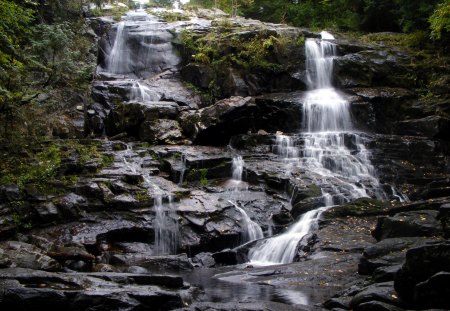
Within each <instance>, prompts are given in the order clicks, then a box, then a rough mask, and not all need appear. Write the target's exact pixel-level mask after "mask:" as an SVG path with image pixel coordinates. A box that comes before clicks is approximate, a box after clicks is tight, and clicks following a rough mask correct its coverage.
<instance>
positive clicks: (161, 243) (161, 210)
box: [122, 144, 179, 255]
mask: <svg viewBox="0 0 450 311" xmlns="http://www.w3.org/2000/svg"><path fill="white" fill-rule="evenodd" d="M122 157H123V163H124V165H125V167H126V168H127V169H128V170H129V171H131V172H132V173H134V174H140V175H142V177H143V179H144V183H143V186H144V187H145V188H146V189H147V191H148V194H149V195H154V196H155V198H154V204H153V207H154V211H155V220H154V222H153V227H154V231H155V241H154V250H153V251H154V253H155V255H167V254H176V252H177V249H178V244H179V228H178V222H177V221H176V213H175V210H174V208H173V204H172V202H173V198H172V196H171V195H167V194H165V193H164V191H162V190H161V189H160V188H159V187H158V186H157V185H155V184H154V183H153V182H152V180H151V176H150V174H149V172H148V171H146V170H145V169H144V168H143V167H142V158H141V157H139V156H138V157H137V156H136V154H135V153H134V152H133V148H132V146H131V145H129V144H127V148H126V149H125V150H124V151H123V156H122ZM164 196H168V201H169V202H168V204H163V198H164Z"/></svg>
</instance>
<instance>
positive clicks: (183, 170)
mask: <svg viewBox="0 0 450 311" xmlns="http://www.w3.org/2000/svg"><path fill="white" fill-rule="evenodd" d="M186 161H187V157H186V154H185V153H182V154H181V170H180V179H179V180H178V185H179V186H181V185H182V184H183V179H184V173H185V172H186Z"/></svg>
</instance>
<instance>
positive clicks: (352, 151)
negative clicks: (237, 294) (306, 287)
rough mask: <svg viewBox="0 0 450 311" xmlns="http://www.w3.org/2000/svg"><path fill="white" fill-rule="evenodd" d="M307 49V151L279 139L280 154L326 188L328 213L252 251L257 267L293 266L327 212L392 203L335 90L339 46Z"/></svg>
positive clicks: (311, 43) (309, 216) (311, 42)
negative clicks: (353, 204)
mask: <svg viewBox="0 0 450 311" xmlns="http://www.w3.org/2000/svg"><path fill="white" fill-rule="evenodd" d="M322 36H323V37H322V38H323V39H327V40H333V39H334V38H333V36H332V35H331V34H329V33H326V32H324V33H322ZM305 49H306V57H307V59H306V69H307V77H308V84H309V87H310V89H311V90H310V91H308V92H307V94H306V96H305V98H304V104H303V128H304V131H305V132H304V133H303V134H302V135H301V138H302V139H303V146H301V147H298V148H297V147H294V145H293V143H292V140H291V139H290V138H288V137H287V136H285V135H277V141H276V147H275V153H277V154H278V155H280V157H282V159H283V161H285V162H286V159H289V160H290V161H289V162H288V165H293V164H294V165H298V166H299V167H300V168H302V169H304V170H305V172H307V174H309V175H310V178H311V179H312V180H313V182H314V184H316V185H319V186H321V189H322V202H323V207H321V208H318V209H315V210H312V211H309V212H307V213H305V214H303V215H302V216H301V218H300V219H299V220H298V221H297V222H296V223H295V224H294V225H292V226H291V227H290V228H289V229H288V230H287V231H286V232H284V233H283V234H280V235H278V236H275V237H273V238H270V239H267V240H265V241H263V242H261V243H259V244H258V245H256V246H255V247H254V248H253V249H251V250H250V252H249V258H250V260H251V262H252V263H255V264H263V265H267V264H278V263H289V262H292V260H293V259H294V257H295V253H296V251H297V247H298V243H299V242H300V240H301V239H302V238H303V237H304V236H305V235H306V234H307V233H309V232H310V231H311V230H314V229H316V227H317V222H318V219H319V218H320V216H321V214H322V213H323V211H325V210H326V209H328V208H329V207H331V206H333V205H334V204H343V203H345V202H348V201H351V200H354V199H357V198H360V197H369V196H375V197H377V198H380V199H384V198H386V194H385V193H384V192H383V190H382V189H381V187H380V183H379V181H378V179H377V178H376V176H375V172H374V168H373V166H372V165H371V163H370V160H369V158H370V157H369V156H370V153H369V151H368V150H367V149H366V148H365V145H364V139H363V137H362V135H361V134H359V133H354V132H351V130H352V122H351V118H350V111H349V107H348V102H347V101H346V100H345V99H344V98H343V97H342V96H340V95H339V94H338V92H337V91H336V90H335V89H334V88H333V87H332V81H331V78H332V73H333V58H334V56H335V54H336V46H335V44H334V43H332V42H329V41H324V40H316V39H308V40H306V43H305ZM293 160H294V162H293ZM287 169H289V167H288V168H287Z"/></svg>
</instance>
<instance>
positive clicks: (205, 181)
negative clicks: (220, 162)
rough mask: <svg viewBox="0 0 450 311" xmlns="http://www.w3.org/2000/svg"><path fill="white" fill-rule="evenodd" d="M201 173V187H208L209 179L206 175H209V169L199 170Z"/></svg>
mask: <svg viewBox="0 0 450 311" xmlns="http://www.w3.org/2000/svg"><path fill="white" fill-rule="evenodd" d="M199 172H200V185H201V186H203V187H206V186H207V185H208V183H209V182H208V179H207V178H206V175H208V169H207V168H202V169H200V170H199Z"/></svg>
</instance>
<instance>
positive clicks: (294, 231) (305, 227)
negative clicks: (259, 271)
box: [249, 207, 326, 265]
mask: <svg viewBox="0 0 450 311" xmlns="http://www.w3.org/2000/svg"><path fill="white" fill-rule="evenodd" d="M325 209H326V207H322V208H319V209H315V210H312V211H309V212H307V213H305V214H303V216H302V217H301V218H300V219H299V220H298V221H297V222H296V223H295V224H294V225H293V226H292V227H291V228H289V230H288V231H286V232H285V233H283V234H280V235H278V236H275V237H272V238H270V239H267V240H265V241H264V242H263V243H262V244H260V245H259V246H258V247H256V248H253V249H251V250H250V253H249V258H251V262H252V263H254V264H260V265H270V264H277V263H290V262H292V261H293V260H294V257H295V252H296V251H297V245H298V242H300V240H301V239H302V238H303V237H304V236H305V235H306V234H308V232H309V231H311V230H312V229H314V228H313V227H314V226H316V225H317V221H318V219H319V217H320V215H321V214H322V212H323V211H324V210H325Z"/></svg>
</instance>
